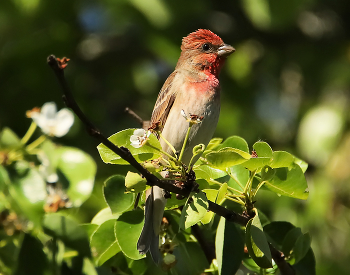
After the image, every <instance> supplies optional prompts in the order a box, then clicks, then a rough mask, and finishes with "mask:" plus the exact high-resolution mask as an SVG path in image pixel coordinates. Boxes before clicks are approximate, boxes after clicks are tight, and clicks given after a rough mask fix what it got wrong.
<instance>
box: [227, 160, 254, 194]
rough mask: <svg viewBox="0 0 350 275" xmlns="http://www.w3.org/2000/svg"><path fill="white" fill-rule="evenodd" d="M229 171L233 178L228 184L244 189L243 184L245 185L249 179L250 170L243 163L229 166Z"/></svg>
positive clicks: (237, 188)
mask: <svg viewBox="0 0 350 275" xmlns="http://www.w3.org/2000/svg"><path fill="white" fill-rule="evenodd" d="M226 171H227V173H228V174H229V175H230V176H231V179H230V180H229V181H228V182H227V184H228V186H230V187H232V188H234V189H236V190H241V191H243V189H242V187H241V186H243V187H244V186H245V185H246V184H247V182H248V180H249V170H247V169H246V168H245V167H243V166H241V165H236V166H232V167H229V168H227V170H226Z"/></svg>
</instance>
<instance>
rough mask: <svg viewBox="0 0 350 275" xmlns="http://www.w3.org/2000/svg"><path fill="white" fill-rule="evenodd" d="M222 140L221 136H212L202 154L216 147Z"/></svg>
mask: <svg viewBox="0 0 350 275" xmlns="http://www.w3.org/2000/svg"><path fill="white" fill-rule="evenodd" d="M222 140H223V139H222V138H212V139H211V140H210V141H209V143H208V145H207V147H206V148H205V151H204V155H205V154H207V153H209V152H210V151H211V150H213V149H214V148H216V147H217V146H218V145H219V144H220V143H221V142H222Z"/></svg>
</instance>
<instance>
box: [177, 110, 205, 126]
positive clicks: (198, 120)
mask: <svg viewBox="0 0 350 275" xmlns="http://www.w3.org/2000/svg"><path fill="white" fill-rule="evenodd" d="M180 113H181V115H182V116H183V117H184V118H185V119H186V121H187V122H189V123H191V124H192V125H193V124H198V123H201V122H202V120H203V118H204V117H203V116H198V115H192V114H190V113H189V114H188V115H189V116H187V115H186V112H185V111H184V110H183V109H181V111H180Z"/></svg>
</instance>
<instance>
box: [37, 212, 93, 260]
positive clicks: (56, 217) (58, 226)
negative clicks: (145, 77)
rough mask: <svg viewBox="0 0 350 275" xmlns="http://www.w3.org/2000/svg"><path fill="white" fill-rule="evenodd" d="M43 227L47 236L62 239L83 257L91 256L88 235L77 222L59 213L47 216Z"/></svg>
mask: <svg viewBox="0 0 350 275" xmlns="http://www.w3.org/2000/svg"><path fill="white" fill-rule="evenodd" d="M42 226H43V229H44V232H45V233H46V234H47V235H50V236H52V237H55V238H58V239H60V240H61V241H62V242H63V243H64V244H65V245H67V246H68V247H70V248H72V249H75V250H77V251H78V252H79V254H81V255H82V256H87V257H89V256H90V246H89V241H88V235H87V233H86V231H85V230H84V229H83V228H82V227H80V226H79V224H78V223H77V222H76V221H74V220H72V219H71V218H68V217H65V216H61V215H60V214H58V213H54V214H46V215H45V216H44V219H43V223H42Z"/></svg>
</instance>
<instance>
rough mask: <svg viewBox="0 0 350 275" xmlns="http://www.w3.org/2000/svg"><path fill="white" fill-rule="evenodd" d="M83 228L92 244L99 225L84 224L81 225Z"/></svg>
mask: <svg viewBox="0 0 350 275" xmlns="http://www.w3.org/2000/svg"><path fill="white" fill-rule="evenodd" d="M79 226H80V227H81V228H83V229H84V230H85V232H86V234H87V235H88V237H89V241H90V242H91V237H92V235H94V233H95V231H96V229H97V228H98V225H97V224H92V223H83V224H80V225H79Z"/></svg>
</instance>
